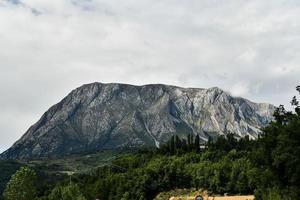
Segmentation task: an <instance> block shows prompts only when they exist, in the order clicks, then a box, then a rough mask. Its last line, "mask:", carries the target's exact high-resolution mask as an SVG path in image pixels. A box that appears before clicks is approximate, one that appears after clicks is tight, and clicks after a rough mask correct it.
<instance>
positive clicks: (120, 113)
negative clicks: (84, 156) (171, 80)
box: [0, 83, 274, 159]
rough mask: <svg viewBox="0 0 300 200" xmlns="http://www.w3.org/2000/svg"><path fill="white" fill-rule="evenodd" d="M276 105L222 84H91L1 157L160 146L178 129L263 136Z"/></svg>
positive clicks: (206, 135)
mask: <svg viewBox="0 0 300 200" xmlns="http://www.w3.org/2000/svg"><path fill="white" fill-rule="evenodd" d="M273 111H274V106H272V105H270V104H265V103H263V104H261V103H253V102H251V101H248V100H246V99H243V98H239V97H233V96H231V95H230V94H229V93H227V92H225V91H223V90H221V89H219V88H216V87H214V88H209V89H197V88H181V87H176V86H169V85H162V84H153V85H143V86H134V85H127V84H118V83H110V84H102V83H91V84H87V85H83V86H81V87H79V88H77V89H75V90H73V91H72V92H71V93H70V94H69V95H67V96H66V97H65V98H64V99H63V100H62V101H61V102H59V103H58V104H56V105H54V106H52V107H51V108H50V109H49V110H48V111H47V112H46V113H45V114H44V115H43V116H42V117H41V119H40V120H39V121H38V122H37V123H35V124H34V125H33V126H31V127H30V128H29V130H28V131H27V132H26V133H25V134H24V135H23V136H22V137H21V139H20V140H18V141H17V142H16V143H15V144H14V145H13V146H12V147H11V148H9V149H8V150H7V151H5V152H4V153H2V154H1V155H0V158H1V159H33V158H41V157H49V156H60V155H66V154H70V153H78V152H85V151H93V150H102V149H115V148H122V147H139V146H143V145H150V146H158V145H159V144H160V143H164V142H166V141H167V140H169V139H170V137H171V136H172V135H174V134H177V135H179V136H181V137H184V136H185V135H187V134H189V133H192V134H194V135H196V134H199V135H200V137H201V139H202V141H206V140H207V139H208V138H209V137H216V136H218V135H223V134H226V133H228V132H234V133H236V134H237V136H239V137H244V136H249V137H250V138H253V139H255V138H257V137H258V135H259V134H260V128H261V127H263V126H265V125H266V124H267V123H269V122H270V121H271V120H272V113H273Z"/></svg>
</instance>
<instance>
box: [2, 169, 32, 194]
mask: <svg viewBox="0 0 300 200" xmlns="http://www.w3.org/2000/svg"><path fill="white" fill-rule="evenodd" d="M36 188H37V186H36V173H35V172H34V171H33V170H31V169H29V168H27V167H21V169H19V170H18V171H17V172H16V173H15V174H14V175H13V176H12V177H11V179H10V181H9V182H8V184H7V186H6V189H5V191H4V195H3V196H4V200H16V199H20V200H21V199H32V200H33V199H35V198H36V197H37V196H36V195H37V189H36Z"/></svg>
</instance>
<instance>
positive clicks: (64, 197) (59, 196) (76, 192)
mask: <svg viewBox="0 0 300 200" xmlns="http://www.w3.org/2000/svg"><path fill="white" fill-rule="evenodd" d="M48 199H49V200H86V199H85V197H84V196H83V195H82V193H81V191H80V188H79V187H78V185H77V184H74V183H71V184H70V185H67V186H56V187H55V188H54V189H53V190H52V192H51V193H50V194H49V196H48Z"/></svg>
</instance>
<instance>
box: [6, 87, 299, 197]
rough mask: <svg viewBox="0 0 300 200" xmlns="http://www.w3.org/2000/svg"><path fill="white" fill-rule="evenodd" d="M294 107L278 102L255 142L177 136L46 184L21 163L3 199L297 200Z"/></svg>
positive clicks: (296, 119) (296, 104)
mask: <svg viewBox="0 0 300 200" xmlns="http://www.w3.org/2000/svg"><path fill="white" fill-rule="evenodd" d="M297 91H298V92H300V87H297ZM292 105H293V106H294V107H295V110H294V111H293V112H290V111H286V110H285V109H284V107H283V106H279V107H278V108H277V109H276V111H275V112H274V118H275V121H274V122H271V123H270V124H269V126H267V127H265V128H264V129H263V133H262V135H261V136H260V137H259V138H258V139H257V140H250V139H249V138H248V137H245V138H242V139H238V138H237V137H236V135H235V134H233V133H229V134H227V135H226V136H222V137H219V138H217V139H216V140H212V139H210V140H209V141H208V142H207V143H205V145H204V146H201V145H200V138H199V136H195V137H193V136H192V135H189V136H188V137H187V138H179V137H178V136H174V137H172V138H171V140H170V141H169V142H168V143H167V144H165V145H162V146H161V147H160V148H159V149H146V148H145V149H140V150H139V151H137V152H134V153H126V154H123V155H121V156H119V157H117V158H115V159H114V160H113V161H112V162H110V163H109V164H107V165H104V166H101V167H99V168H97V169H95V170H93V171H90V172H89V173H75V174H73V175H70V176H69V177H65V178H63V179H60V180H59V179H58V180H57V181H56V182H55V184H49V185H46V186H45V184H42V182H43V180H47V177H44V178H41V177H40V175H39V174H38V173H35V171H34V169H29V168H26V167H23V168H21V169H20V170H19V171H18V172H17V173H16V174H15V175H14V176H13V177H12V178H11V180H10V181H9V182H8V183H7V186H6V189H5V191H4V198H5V200H10V199H20V198H21V197H20V196H14V193H16V192H14V191H20V190H24V191H25V192H26V191H28V194H30V195H31V196H34V197H36V199H40V200H57V199H61V200H69V199H70V200H71V199H77V200H84V199H86V200H92V199H96V198H98V199H101V200H114V199H123V200H142V199H146V200H148V199H149V200H150V199H153V198H154V197H155V196H156V195H157V194H158V193H160V192H163V191H168V190H172V189H175V188H203V189H206V190H208V191H209V192H211V193H216V194H223V193H230V194H254V195H255V198H256V199H258V200H277V199H278V200H279V199H283V200H297V199H300V106H299V102H298V101H297V99H296V97H294V98H293V100H292ZM200 147H201V148H200ZM28 176H31V178H29V179H28ZM24 180H31V181H29V182H30V183H28V184H27V185H29V186H30V187H28V188H22V187H20V186H19V185H20V184H18V183H20V182H22V181H24ZM34 180H37V181H34ZM51 183H53V181H52V182H51ZM23 194H24V193H23ZM16 195H21V194H19V193H17V194H16ZM32 198H33V197H32Z"/></svg>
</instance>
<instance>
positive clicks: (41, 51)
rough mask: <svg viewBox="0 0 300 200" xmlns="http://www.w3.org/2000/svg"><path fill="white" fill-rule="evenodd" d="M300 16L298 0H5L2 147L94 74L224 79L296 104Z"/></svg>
mask: <svg viewBox="0 0 300 200" xmlns="http://www.w3.org/2000/svg"><path fill="white" fill-rule="evenodd" d="M12 2H15V3H12ZM17 2H19V3H17ZM299 18H300V3H299V2H298V1H296V0H287V1H281V0H274V1H272V2H268V1H260V0H253V1H243V0H228V1H216V0H203V1H199V0H190V1H179V0H151V1H150V0H127V1H124V0H110V1H104V0H43V1H41V0H19V1H16V0H9V1H8V0H0V92H1V98H0V105H2V106H3V108H1V110H5V112H4V111H3V112H1V113H0V119H1V123H0V131H1V132H0V141H1V142H0V151H1V150H4V149H5V148H7V147H9V145H11V144H12V143H13V142H14V141H15V140H16V139H18V138H19V137H20V136H21V135H22V134H23V133H24V132H25V130H26V129H27V128H28V127H29V124H31V123H33V122H34V121H36V120H37V119H38V117H39V116H41V115H42V113H43V112H44V111H45V110H46V109H47V108H48V107H50V106H51V105H52V104H54V103H56V102H57V101H59V100H60V99H61V98H62V97H63V96H65V95H66V94H67V93H68V92H69V91H70V90H71V89H74V88H75V87H78V86H80V85H81V84H84V83H88V82H94V81H100V82H126V83H132V84H146V83H166V84H175V85H180V86H186V87H213V86H218V87H221V88H224V89H225V90H228V91H230V92H231V93H233V94H235V95H238V96H244V97H246V98H250V99H251V100H254V101H260V102H261V101H263V102H271V103H274V104H276V105H278V104H279V103H284V104H288V102H289V97H290V96H293V95H294V93H293V91H294V87H295V86H296V85H297V84H299V82H298V81H299V76H300V67H299V63H300V55H299V54H300V45H299V44H300V37H299V35H300V21H299V20H298V19H299ZM9 113H10V114H9ZM14 115H18V116H22V117H20V118H19V119H22V120H21V121H20V120H19V119H17V117H16V119H15V120H14V117H12V116H14ZM7 121H11V123H7ZM8 138H9V139H8Z"/></svg>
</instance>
